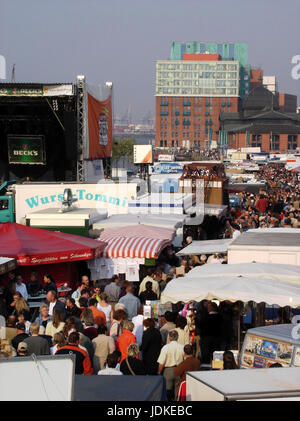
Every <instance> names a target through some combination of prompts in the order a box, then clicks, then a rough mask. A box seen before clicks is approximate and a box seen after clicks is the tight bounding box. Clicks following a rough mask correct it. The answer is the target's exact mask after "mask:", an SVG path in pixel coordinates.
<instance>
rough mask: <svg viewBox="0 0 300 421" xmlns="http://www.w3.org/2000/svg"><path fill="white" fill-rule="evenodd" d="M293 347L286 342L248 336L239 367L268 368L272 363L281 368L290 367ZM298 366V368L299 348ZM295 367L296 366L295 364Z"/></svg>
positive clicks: (299, 360) (299, 359)
mask: <svg viewBox="0 0 300 421" xmlns="http://www.w3.org/2000/svg"><path fill="white" fill-rule="evenodd" d="M293 348H294V347H293V345H291V344H290V343H287V342H279V341H272V340H270V339H267V338H262V337H259V336H254V335H248V336H247V338H246V344H245V348H244V354H243V356H242V361H241V365H242V366H243V367H245V368H252V367H253V368H269V367H270V366H271V365H272V364H274V363H280V364H281V365H282V366H283V367H289V366H290V365H291V359H292V356H293ZM298 350H299V355H298V360H297V361H298V366H299V367H300V348H298ZM295 365H296V364H295Z"/></svg>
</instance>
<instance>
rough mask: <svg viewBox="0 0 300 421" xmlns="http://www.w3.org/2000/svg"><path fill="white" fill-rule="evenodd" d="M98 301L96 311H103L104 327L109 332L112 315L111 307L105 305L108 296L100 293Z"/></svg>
mask: <svg viewBox="0 0 300 421" xmlns="http://www.w3.org/2000/svg"><path fill="white" fill-rule="evenodd" d="M99 298H100V301H99V302H98V304H97V309H98V310H100V311H103V313H104V314H105V317H106V327H107V330H108V331H109V328H110V323H111V322H112V321H113V315H112V311H111V305H110V304H108V303H107V300H108V295H107V294H105V292H102V293H101V294H100V295H99Z"/></svg>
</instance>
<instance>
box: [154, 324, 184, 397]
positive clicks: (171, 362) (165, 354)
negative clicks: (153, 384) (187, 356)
mask: <svg viewBox="0 0 300 421" xmlns="http://www.w3.org/2000/svg"><path fill="white" fill-rule="evenodd" d="M168 338H169V340H170V343H169V344H167V345H165V346H163V347H162V349H161V351H160V354H159V357H158V360H157V362H158V364H159V366H158V374H159V375H160V374H163V376H164V377H165V379H166V388H167V398H168V401H171V400H173V399H174V397H175V399H176V398H177V395H178V389H179V384H180V377H176V376H174V368H175V367H177V366H178V365H179V364H180V363H182V361H183V360H184V350H183V349H184V346H183V345H181V344H179V343H178V342H177V339H178V332H177V331H176V330H171V331H170V332H169V335H168Z"/></svg>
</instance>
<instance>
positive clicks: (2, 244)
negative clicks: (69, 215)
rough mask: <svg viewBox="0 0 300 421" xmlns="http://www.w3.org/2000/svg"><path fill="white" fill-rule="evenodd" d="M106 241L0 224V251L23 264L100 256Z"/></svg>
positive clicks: (12, 224)
mask: <svg viewBox="0 0 300 421" xmlns="http://www.w3.org/2000/svg"><path fill="white" fill-rule="evenodd" d="M106 245H107V244H106V243H105V242H103V241H97V240H93V239H91V238H87V237H81V236H79V235H72V234H66V233H62V232H54V231H47V230H44V229H39V228H33V227H27V226H24V225H20V224H15V223H5V224H0V255H2V256H7V257H14V258H16V259H17V262H18V265H23V266H29V265H43V264H49V263H62V262H73V261H77V260H89V259H93V258H95V257H101V256H103V251H104V249H105V247H106Z"/></svg>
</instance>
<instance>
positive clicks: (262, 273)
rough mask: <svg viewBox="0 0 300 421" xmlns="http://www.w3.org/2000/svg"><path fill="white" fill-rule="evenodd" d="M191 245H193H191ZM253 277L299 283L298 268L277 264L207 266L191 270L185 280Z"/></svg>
mask: <svg viewBox="0 0 300 421" xmlns="http://www.w3.org/2000/svg"><path fill="white" fill-rule="evenodd" d="M192 244H193V243H192ZM241 275H242V276H243V277H255V278H256V279H274V280H281V281H289V282H300V266H299V265H287V264H278V263H255V262H253V263H234V264H228V265H215V264H207V265H202V266H197V267H195V268H194V269H192V270H191V271H190V272H189V273H188V274H187V275H186V276H185V278H187V279H197V280H198V281H200V280H202V279H203V278H205V279H206V278H208V277H216V276H220V277H239V276H241Z"/></svg>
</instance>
